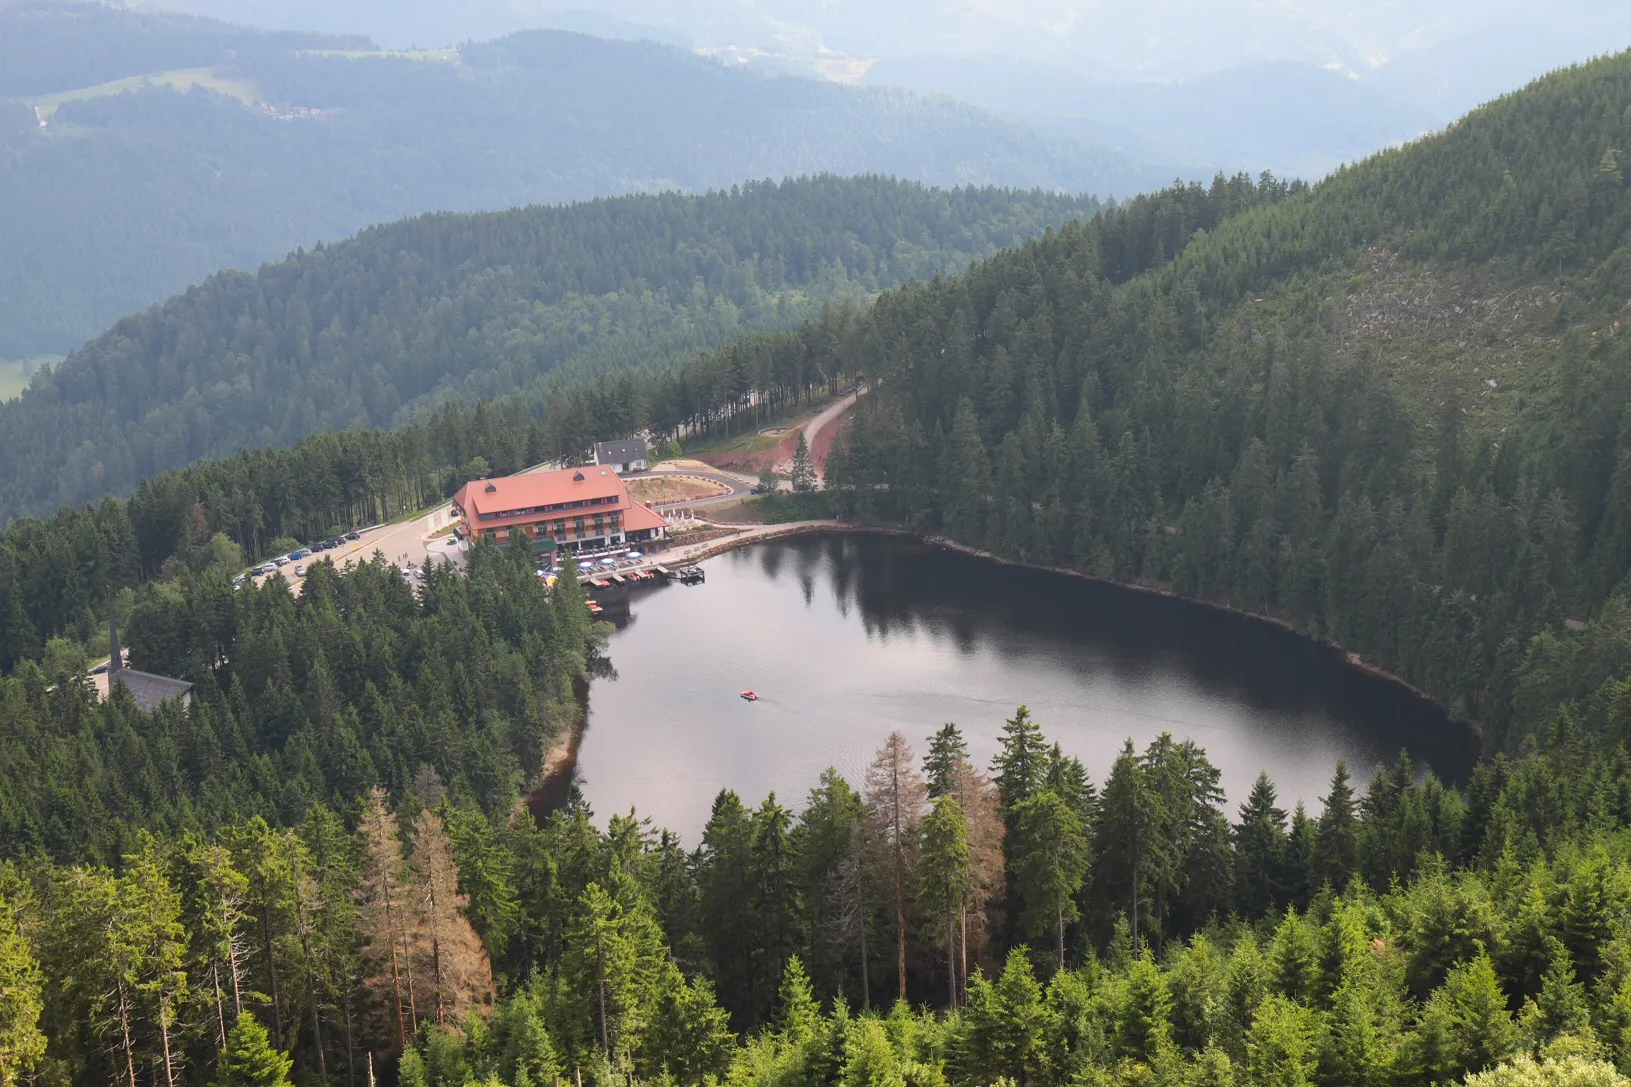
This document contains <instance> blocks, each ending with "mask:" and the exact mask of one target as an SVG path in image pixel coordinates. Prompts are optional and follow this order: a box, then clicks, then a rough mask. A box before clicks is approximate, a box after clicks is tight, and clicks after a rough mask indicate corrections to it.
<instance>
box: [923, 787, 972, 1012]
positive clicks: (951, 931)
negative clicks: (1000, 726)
mask: <svg viewBox="0 0 1631 1087" xmlns="http://www.w3.org/2000/svg"><path fill="white" fill-rule="evenodd" d="M921 864H922V868H923V879H922V892H921V895H920V901H921V902H922V904H923V908H924V909H925V910H927V911H928V912H929V913H931V914H936V915H939V916H940V917H942V918H944V920H945V932H944V946H945V949H946V981H947V985H948V986H949V991H950V997H949V999H948V1001H947V1005H948V1006H949V1007H953V1008H955V1007H956V1006H957V994H958V992H959V991H960V982H961V979H960V977H959V975H958V970H957V963H958V954H957V948H958V935H959V933H960V932H961V931H963V930H964V929H966V927H967V926H966V923H964V921H963V918H964V917H965V916H966V914H967V913H968V908H969V905H970V903H971V902H972V901H973V899H974V871H973V865H972V861H971V857H970V854H969V844H968V820H967V818H966V817H965V816H964V815H963V809H962V806H961V805H959V804H958V803H957V800H956V798H955V797H952V796H950V795H942V796H941V797H939V798H938V799H936V800H935V802H934V805H933V807H931V808H930V810H929V817H928V818H927V819H925V820H924V821H923V845H922V855H921Z"/></svg>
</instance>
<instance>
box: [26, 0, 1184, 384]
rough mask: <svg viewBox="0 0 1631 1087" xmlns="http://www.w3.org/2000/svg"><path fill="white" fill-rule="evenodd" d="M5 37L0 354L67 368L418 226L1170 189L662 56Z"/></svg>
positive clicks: (901, 107)
mask: <svg viewBox="0 0 1631 1087" xmlns="http://www.w3.org/2000/svg"><path fill="white" fill-rule="evenodd" d="M0 39H4V40H5V43H6V44H5V45H4V46H0V68H4V70H5V72H6V75H5V76H4V77H0V199H3V200H4V201H5V202H6V204H7V206H8V207H9V208H11V209H12V214H10V215H8V216H7V217H6V218H5V219H4V220H3V221H0V249H3V250H4V251H5V252H6V253H7V254H8V256H9V259H8V261H7V262H6V265H5V266H4V267H0V358H5V357H12V358H16V357H29V356H31V355H34V354H37V353H48V354H65V353H67V352H69V351H72V350H73V349H75V348H77V347H79V346H80V345H81V344H83V343H85V342H86V341H87V340H89V339H91V338H92V337H93V336H95V335H96V334H98V333H100V332H101V331H103V330H104V329H106V328H107V327H108V326H109V325H111V324H112V323H113V322H114V321H116V320H117V319H118V318H120V317H122V316H124V315H125V314H128V313H132V312H135V311H138V310H140V309H143V308H144V307H147V306H149V305H153V304H155V303H158V302H160V301H161V300H162V299H164V298H166V297H167V296H169V295H171V294H175V293H177V292H180V291H182V290H184V289H185V288H186V287H187V286H188V285H189V284H195V283H197V282H199V281H200V280H202V279H204V278H205V277H206V276H208V275H211V274H212V273H214V272H216V271H218V270H219V269H222V268H255V267H258V266H259V265H260V264H261V263H262V262H263V261H268V260H277V259H280V258H281V257H283V256H284V255H285V254H287V253H289V252H290V251H291V250H293V249H295V248H296V247H297V246H305V247H308V248H309V247H311V246H313V245H314V244H316V243H318V242H334V241H336V240H337V239H341V238H344V237H346V236H348V235H350V234H352V233H354V232H355V231H357V230H359V229H362V228H364V227H366V226H368V225H370V224H374V223H380V222H387V221H392V220H396V219H400V218H402V217H404V216H411V215H418V214H422V213H425V212H430V211H484V210H498V209H503V208H509V207H514V206H517V205H525V204H534V203H543V204H555V203H564V202H568V201H578V200H588V199H593V198H595V197H604V196H617V195H622V194H627V193H652V192H660V191H669V190H682V191H688V192H693V193H701V192H706V191H708V190H711V189H720V188H727V187H729V186H730V185H732V184H736V183H738V182H741V181H744V180H748V179H760V178H767V177H770V178H786V177H795V176H801V175H808V174H816V173H821V172H833V173H839V174H843V175H857V174H869V173H870V174H890V175H895V176H899V177H902V178H907V179H910V180H914V181H919V182H922V183H925V184H931V185H939V186H944V187H948V188H950V187H953V186H958V185H975V186H986V185H1006V186H1017V187H1022V188H1045V189H1049V190H1057V191H1065V192H1073V193H1094V194H1097V195H1099V196H1101V197H1103V196H1107V195H1109V194H1111V193H1114V194H1116V195H1118V196H1123V197H1124V196H1126V195H1128V194H1130V193H1133V192H1140V191H1145V190H1148V189H1152V188H1155V187H1156V186H1158V185H1161V184H1164V183H1166V182H1167V181H1168V180H1170V178H1171V176H1172V174H1171V172H1170V171H1167V170H1165V169H1156V168H1154V167H1151V166H1148V165H1145V164H1142V163H1138V162H1134V161H1131V160H1129V159H1126V158H1124V157H1123V156H1120V155H1118V154H1116V153H1114V152H1112V151H1108V150H1105V149H1102V148H1097V147H1091V146H1087V145H1084V144H1079V143H1075V142H1072V141H1068V140H1064V139H1057V138H1046V137H1043V136H1041V135H1038V134H1037V133H1035V132H1033V131H1031V130H1030V129H1028V128H1026V127H1024V126H1023V125H1018V124H1014V123H1012V122H1009V121H1005V120H1001V119H999V118H997V117H995V116H993V115H991V114H987V113H984V112H982V111H979V110H976V109H973V108H971V107H968V106H965V105H963V104H961V103H958V102H954V101H952V100H951V99H947V98H939V97H930V96H918V95H912V94H909V93H906V92H902V91H897V90H892V89H876V88H853V87H842V86H838V85H836V84H832V83H826V82H823V81H818V80H814V79H799V78H793V77H774V76H771V77H767V76H765V75H763V74H761V73H759V72H756V71H745V70H740V69H732V68H730V67H727V66H726V65H723V64H719V63H716V62H715V61H712V60H709V59H706V58H702V57H697V56H694V55H692V54H689V53H687V52H684V51H681V50H678V49H673V48H670V47H667V46H662V45H657V44H654V43H650V42H609V41H603V40H599V39H596V38H591V37H587V36H584V35H579V34H569V33H562V32H553V31H549V32H546V31H535V32H525V33H519V34H514V35H510V36H508V37H505V38H502V39H499V40H496V41H490V42H469V43H465V44H462V45H460V46H458V47H457V48H456V49H448V50H439V51H435V52H432V53H427V54H389V53H379V52H371V51H369V50H368V49H367V48H366V46H367V43H366V42H358V41H355V40H350V39H333V38H322V37H318V36H312V35H306V36H300V35H286V34H285V35H280V34H268V33H261V32H257V31H253V30H246V29H244V28H240V27H233V26H229V25H226V24H220V23H213V22H210V21H208V20H201V19H195V18H187V17H183V16H175V15H168V14H162V13H156V12H151V11H145V10H137V9H132V8H128V7H124V6H114V5H106V4H101V3H96V2H91V3H80V2H76V0H8V3H6V4H4V5H0ZM359 46H360V47H362V48H359ZM148 64H152V65H154V67H147V66H146V65H148ZM178 70H179V71H181V72H187V73H192V74H191V75H189V76H188V78H187V79H186V80H185V81H184V82H182V83H181V84H179V86H181V87H184V88H187V89H185V90H177V89H175V87H174V86H171V85H169V81H170V78H171V75H170V74H171V73H173V72H176V71H178ZM114 80H125V81H126V82H125V83H114V84H112V85H110V81H114ZM81 81H82V82H81ZM113 92H119V93H113ZM36 105H38V106H40V107H41V110H42V116H45V117H46V118H47V119H48V123H47V124H46V126H45V127H41V125H40V124H39V123H38V121H37V120H36V114H35V112H34V109H32V108H31V107H33V106H36Z"/></svg>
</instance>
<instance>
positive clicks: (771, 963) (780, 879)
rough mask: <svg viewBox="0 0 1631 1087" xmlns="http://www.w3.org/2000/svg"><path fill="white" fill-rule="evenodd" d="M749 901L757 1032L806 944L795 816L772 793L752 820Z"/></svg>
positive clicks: (752, 1020) (752, 1021)
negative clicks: (785, 973)
mask: <svg viewBox="0 0 1631 1087" xmlns="http://www.w3.org/2000/svg"><path fill="white" fill-rule="evenodd" d="M749 824H750V834H751V844H750V846H749V849H750V857H749V861H748V886H749V887H750V888H751V894H752V897H751V898H750V899H749V901H748V903H747V905H748V913H747V918H746V919H745V923H746V926H747V927H748V929H749V930H750V937H751V940H752V945H753V949H754V956H753V965H752V1002H751V1005H750V1008H751V1014H750V1018H749V1020H748V1022H749V1025H750V1027H753V1028H756V1027H758V1026H759V1025H760V1024H761V1023H763V1022H764V1021H765V1020H766V1019H767V1018H768V1017H769V1016H770V1014H771V1012H772V1009H773V1008H774V1005H775V1000H776V993H777V989H778V987H779V986H780V984H781V976H782V971H783V970H784V969H785V968H786V965H787V961H788V960H789V959H790V958H792V957H793V955H794V953H795V952H796V950H797V948H798V945H799V943H800V935H801V934H800V932H799V915H800V912H801V911H800V905H799V900H798V876H797V871H796V869H795V863H796V857H795V853H794V846H793V843H792V841H791V833H790V832H791V829H792V824H793V814H792V813H791V812H790V811H788V810H787V809H786V808H784V807H782V806H781V805H780V804H778V803H776V796H775V794H774V793H772V794H771V795H770V796H768V797H766V798H765V802H764V803H763V804H761V805H760V806H759V808H758V810H757V811H755V812H754V813H753V815H752V817H751V819H750V820H749Z"/></svg>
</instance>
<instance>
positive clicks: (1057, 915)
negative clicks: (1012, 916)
mask: <svg viewBox="0 0 1631 1087" xmlns="http://www.w3.org/2000/svg"><path fill="white" fill-rule="evenodd" d="M1016 815H1017V818H1016V820H1015V822H1016V828H1015V831H1014V836H1013V838H1012V839H1011V841H1010V843H1009V852H1010V854H1011V855H1012V858H1013V860H1012V864H1013V868H1014V875H1015V881H1014V883H1015V890H1016V891H1017V892H1018V894H1019V900H1020V902H1021V903H1022V904H1023V911H1022V914H1021V923H1022V927H1023V929H1024V931H1025V932H1026V934H1027V935H1030V936H1035V937H1049V936H1051V937H1052V938H1053V942H1054V953H1055V954H1056V955H1057V956H1058V960H1059V967H1058V968H1059V970H1060V971H1063V970H1064V969H1065V928H1066V926H1068V925H1070V924H1073V923H1074V922H1075V921H1076V920H1077V918H1078V917H1080V916H1081V914H1080V911H1079V910H1078V909H1077V906H1076V896H1077V894H1078V893H1079V892H1080V891H1081V889H1082V883H1083V881H1084V880H1085V879H1086V877H1087V868H1088V841H1087V832H1086V830H1085V828H1084V827H1083V826H1082V819H1081V816H1080V815H1079V814H1078V813H1077V811H1076V810H1075V809H1074V808H1073V807H1072V806H1071V805H1069V804H1067V803H1066V802H1065V801H1064V800H1062V799H1060V798H1059V796H1058V795H1057V794H1055V793H1053V792H1052V791H1050V790H1044V791H1042V792H1040V793H1037V794H1036V795H1035V796H1033V797H1031V798H1030V799H1029V800H1026V801H1025V802H1023V803H1022V804H1020V806H1019V809H1018V811H1017V812H1016Z"/></svg>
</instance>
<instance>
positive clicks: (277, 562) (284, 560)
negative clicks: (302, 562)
mask: <svg viewBox="0 0 1631 1087" xmlns="http://www.w3.org/2000/svg"><path fill="white" fill-rule="evenodd" d="M272 565H273V566H287V565H289V556H287V555H279V556H278V557H277V558H275V559H273V560H272Z"/></svg>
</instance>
